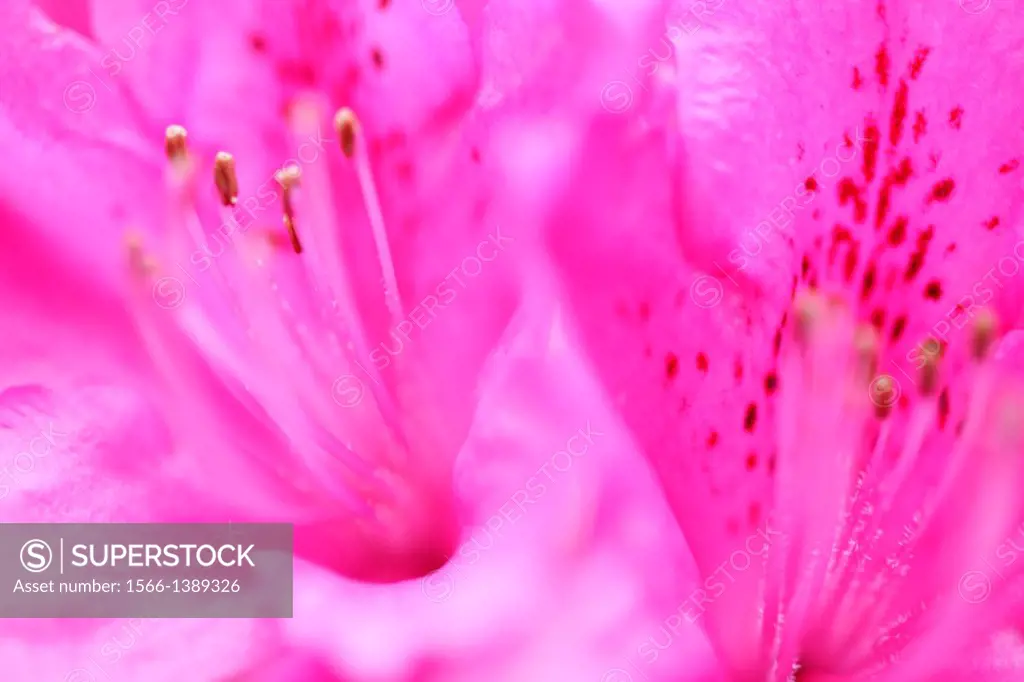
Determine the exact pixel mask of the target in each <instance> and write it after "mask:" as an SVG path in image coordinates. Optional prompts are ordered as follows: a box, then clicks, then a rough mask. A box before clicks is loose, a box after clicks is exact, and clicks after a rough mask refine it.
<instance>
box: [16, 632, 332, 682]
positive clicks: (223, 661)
mask: <svg viewBox="0 0 1024 682" xmlns="http://www.w3.org/2000/svg"><path fill="white" fill-rule="evenodd" d="M6 623H7V625H6V626H5V628H6V630H7V631H6V632H5V633H4V634H5V636H4V637H3V641H2V643H0V655H3V658H4V674H5V676H6V679H9V680H11V681H12V682H30V681H31V680H64V681H65V682H91V681H92V680H110V681H111V682H136V681H138V680H147V681H151V682H171V681H172V680H181V679H189V680H196V682H221V681H222V680H231V679H249V678H246V677H237V678H236V677H234V676H235V675H240V674H241V673H243V672H244V671H246V670H247V669H248V668H249V666H251V665H253V664H254V663H255V662H256V661H259V660H261V659H262V658H263V657H264V656H265V655H266V654H267V652H270V651H274V652H275V653H277V655H279V656H280V655H281V654H280V651H281V649H282V645H281V643H280V642H281V640H280V636H279V634H278V632H277V626H276V625H275V624H274V623H273V622H272V621H256V620H249V621H246V620H159V619H123V620H107V621H66V620H65V621H38V620H33V621H17V620H9V621H6ZM72 623H74V624H76V625H82V624H85V625H87V626H88V629H87V630H82V629H81V628H79V630H80V631H78V632H76V631H75V628H74V627H73V626H72V625H71V624H72ZM44 627H46V628H49V630H48V631H44V629H43V628H44ZM26 631H29V632H33V633H36V634H37V637H35V638H32V639H28V638H26V637H25V632H26ZM169 651H173V652H175V653H174V655H173V656H168V652H169ZM257 679H266V680H267V682H293V681H295V682H297V681H296V680H295V678H294V677H292V678H288V677H286V676H283V675H282V676H273V677H266V678H257ZM312 679H314V680H316V678H312ZM321 679H322V680H323V681H324V682H330V679H331V678H327V677H324V678H321ZM317 682H320V680H317Z"/></svg>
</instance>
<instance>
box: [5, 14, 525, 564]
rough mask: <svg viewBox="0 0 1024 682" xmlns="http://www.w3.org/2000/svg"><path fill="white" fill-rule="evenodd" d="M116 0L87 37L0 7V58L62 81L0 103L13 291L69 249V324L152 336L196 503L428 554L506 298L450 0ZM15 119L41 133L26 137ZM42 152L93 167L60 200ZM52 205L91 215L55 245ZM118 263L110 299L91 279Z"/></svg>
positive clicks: (50, 295) (31, 287) (364, 556)
mask: <svg viewBox="0 0 1024 682" xmlns="http://www.w3.org/2000/svg"><path fill="white" fill-rule="evenodd" d="M126 4H127V5H128V6H127V7H122V8H120V9H119V11H117V12H113V11H111V10H110V7H109V6H103V5H100V4H97V5H95V6H93V7H92V17H93V22H92V28H93V33H94V34H95V35H96V36H97V39H98V40H99V41H100V44H99V45H90V44H88V43H86V42H85V41H84V40H83V39H81V38H80V37H76V35H75V34H71V33H68V32H64V33H58V34H53V33H52V32H50V31H49V29H48V28H47V27H46V26H45V25H42V23H41V21H42V20H41V19H40V18H39V17H38V16H37V15H34V14H32V12H33V10H32V9H31V8H30V7H29V6H28V5H27V4H23V5H24V6H19V7H18V8H17V11H16V12H15V13H14V16H13V18H11V19H9V20H8V21H10V22H11V25H12V31H11V33H12V35H14V36H15V37H16V38H17V39H19V40H23V41H25V43H26V45H25V48H26V50H29V49H30V50H31V52H30V53H29V57H28V58H27V59H26V62H27V63H26V64H25V65H24V66H25V67H26V68H33V69H35V70H36V71H42V72H46V73H49V74H51V75H50V76H49V77H48V78H47V79H46V80H47V81H49V80H52V81H53V82H56V83H62V84H66V85H64V86H62V87H64V88H65V89H64V92H63V98H62V100H63V104H64V105H66V106H64V107H62V108H60V109H56V110H50V109H48V110H47V111H46V115H47V116H49V118H48V119H46V120H45V121H44V122H43V123H40V122H39V121H38V120H37V119H29V118H28V117H27V116H26V117H25V118H24V120H22V117H21V116H20V114H21V112H20V111H15V112H13V113H12V115H11V116H10V117H9V118H8V123H9V124H10V125H11V126H12V127H14V129H15V130H16V131H17V132H18V133H19V134H20V135H22V136H23V137H24V138H25V139H26V143H25V144H24V145H20V146H19V147H18V148H16V149H15V150H14V153H13V156H14V159H15V161H16V164H17V165H22V164H23V165H22V169H21V171H19V173H18V176H20V177H16V176H15V174H14V173H8V174H7V177H6V178H5V180H6V182H8V183H9V185H10V187H11V188H12V189H11V196H12V197H13V198H12V200H11V201H10V202H8V203H7V206H6V208H7V210H8V211H9V212H11V213H12V214H17V215H18V218H19V222H28V223H29V224H30V225H32V226H33V229H32V230H27V231H26V232H28V234H25V235H22V236H20V237H19V241H18V242H17V243H16V244H15V253H14V254H9V255H8V257H9V258H10V260H11V272H12V274H13V275H14V277H15V278H17V279H18V280H19V295H23V296H24V295H26V293H27V294H31V296H32V298H31V299H30V300H29V303H30V304H37V303H38V302H40V301H42V302H43V303H45V304H46V305H51V304H53V305H55V306H57V307H58V312H63V311H64V310H66V309H67V308H68V307H70V306H68V305H67V302H66V301H67V298H68V295H67V291H70V290H79V289H81V288H82V287H81V285H80V283H79V282H78V281H77V280H78V279H80V273H81V272H82V271H83V270H82V269H81V265H79V266H77V267H75V268H74V270H73V272H70V273H68V274H67V275H66V276H65V275H64V273H63V272H61V273H60V274H59V276H57V277H52V275H48V276H47V277H45V278H41V277H40V276H39V275H38V274H35V271H38V270H40V266H39V264H40V263H41V262H43V263H54V262H57V260H56V259H57V257H60V258H69V259H70V257H74V258H79V260H78V263H80V264H86V263H88V264H89V265H90V266H91V268H92V269H94V270H93V271H91V272H90V275H91V276H92V277H93V281H92V282H90V283H89V284H90V285H89V286H88V288H85V289H84V290H83V291H82V292H81V297H82V298H87V299H88V301H87V303H86V304H85V305H87V307H88V308H89V310H90V312H89V314H88V317H87V319H84V320H82V321H81V324H80V325H79V326H81V327H82V330H81V331H82V333H83V334H86V335H88V336H87V338H94V337H96V336H99V337H100V338H99V339H98V340H97V341H98V343H102V344H103V347H104V348H105V349H106V350H107V356H108V357H113V358H115V359H116V360H117V362H118V363H119V364H122V365H123V366H126V367H127V369H129V372H134V373H135V375H136V376H135V377H133V378H137V375H138V374H139V373H140V372H143V371H146V370H145V368H147V367H148V363H149V362H150V360H152V361H153V363H154V365H155V366H156V369H157V374H158V375H160V378H161V379H162V380H165V381H166V383H168V384H169V387H170V389H171V390H170V391H169V392H166V393H164V392H162V393H161V394H162V395H163V396H164V398H165V403H166V407H167V408H168V413H169V417H170V418H171V420H172V421H173V422H174V424H173V425H174V426H176V427H178V428H177V434H176V435H177V439H178V442H179V443H181V444H182V445H183V446H184V447H186V448H187V449H188V450H189V451H191V452H194V453H200V452H212V451H217V452H218V453H222V454H218V455H217V456H215V457H214V456H204V457H202V458H196V459H195V460H192V461H188V460H183V461H181V462H180V463H179V465H178V470H177V471H174V472H172V473H174V474H175V475H177V477H178V478H180V479H181V480H183V481H184V482H185V484H187V483H191V484H192V485H194V486H196V487H199V488H202V489H203V490H201V492H206V493H211V492H214V493H215V494H214V495H213V499H216V500H218V502H219V505H218V506H214V507H213V508H211V509H195V510H194V511H193V515H194V516H195V517H196V518H207V517H209V516H212V517H214V518H224V517H232V514H235V515H240V516H244V517H247V518H251V519H253V520H258V519H264V520H273V519H287V520H291V521H294V522H295V523H296V525H297V539H296V542H297V545H298V551H299V553H300V554H303V555H304V556H309V557H311V558H315V559H316V560H318V561H320V562H322V563H326V564H328V565H331V566H332V567H334V568H336V569H337V570H339V571H342V572H344V573H346V574H348V575H353V576H357V577H360V578H363V579H369V580H393V579H397V578H405V577H409V576H412V575H420V574H422V573H423V572H424V571H425V570H428V569H430V568H434V567H436V566H438V565H440V563H442V562H443V561H444V558H445V557H446V556H447V555H448V554H450V552H451V551H452V550H453V549H454V547H455V542H456V541H457V534H458V528H457V524H456V522H455V519H454V509H453V507H452V500H451V492H450V483H449V479H450V472H451V467H452V462H453V460H454V457H455V455H456V454H457V452H458V450H459V448H460V446H461V443H462V441H463V440H464V437H465V434H466V430H467V428H468V426H469V423H470V420H471V417H472V414H473V411H474V406H475V397H474V393H473V387H474V385H475V382H476V376H477V373H478V370H479V367H480V365H481V363H482V362H483V360H484V358H485V357H486V356H487V355H488V354H489V353H490V352H491V350H492V349H493V347H494V344H495V342H496V341H497V338H498V335H499V334H500V332H501V330H502V328H503V326H504V324H505V322H506V321H507V319H508V315H509V313H510V311H511V307H512V305H513V303H514V298H515V292H514V289H515V285H514V283H512V282H511V281H510V280H509V278H508V277H507V275H508V273H510V272H512V271H513V266H512V261H513V257H512V256H509V255H506V254H507V251H508V250H509V248H510V244H512V243H513V242H514V238H513V237H512V236H511V235H510V234H509V232H508V231H507V228H503V226H502V225H501V224H500V220H499V217H500V216H499V215H498V214H495V213H492V212H490V208H489V204H490V203H491V202H490V199H491V196H492V193H493V179H492V177H491V176H490V175H488V173H487V172H486V169H485V166H484V163H485V159H484V154H485V153H486V151H487V150H486V147H485V144H486V139H485V138H484V137H483V134H484V132H485V129H486V121H483V120H481V121H479V122H475V121H473V120H470V119H469V118H468V111H469V107H470V105H471V104H472V93H473V92H474V89H475V83H476V76H475V67H474V58H473V55H472V52H471V49H470V46H469V42H468V38H467V35H466V29H465V27H464V25H463V24H462V22H461V20H460V18H459V15H458V14H457V13H448V14H446V15H443V16H438V17H437V19H436V21H432V22H431V23H430V24H429V26H428V27H427V29H426V30H420V29H419V28H417V22H418V20H419V19H420V18H421V15H420V10H419V9H410V8H401V7H390V6H387V7H380V6H379V5H378V4H377V3H373V4H367V5H366V6H365V7H363V6H357V5H356V4H348V3H346V4H343V5H341V6H339V7H338V8H331V7H328V6H326V5H325V6H324V7H323V12H322V13H321V14H316V13H312V14H311V13H310V12H307V11H305V10H304V11H298V10H297V9H289V8H284V7H280V6H278V5H276V4H273V3H271V4H269V5H268V6H267V7H251V6H244V7H243V6H241V5H240V7H239V9H238V14H236V15H235V16H234V17H233V21H232V22H229V24H230V26H225V24H224V22H223V21H222V15H221V14H220V10H218V11H217V12H215V13H214V12H211V11H210V10H208V9H204V8H203V7H202V6H201V5H196V6H186V5H185V3H170V4H168V6H166V7H162V10H163V11H162V12H156V14H157V15H159V16H155V15H154V16H149V15H146V17H147V18H146V19H145V22H144V23H146V25H147V26H150V25H151V22H153V21H161V22H163V25H165V28H166V31H161V32H160V33H159V34H157V35H149V34H148V33H145V32H144V31H143V33H142V34H140V30H141V29H140V30H136V29H137V28H138V27H137V26H136V25H135V24H136V23H138V22H139V21H141V20H140V19H139V17H141V16H142V14H144V13H143V12H141V9H140V8H141V5H140V6H139V7H136V6H135V4H134V3H126ZM104 7H105V8H104ZM136 10H139V12H138V14H136ZM187 12H191V14H187ZM132 22H134V23H132ZM26 27H29V28H26ZM282 27H288V28H289V30H282ZM15 28H17V29H18V30H14V29H15ZM311 32H312V33H311ZM317 32H319V33H317ZM113 36H118V38H117V39H115V38H114V37H113ZM197 36H202V38H203V43H202V46H201V49H199V48H197V46H196V44H195V43H194V40H195V38H196V37H197ZM157 38H159V40H157ZM143 39H147V40H152V41H153V42H152V44H151V45H149V47H150V48H151V49H147V50H143V49H142V47H141V46H140V45H139V44H138V43H139V42H140V41H141V40H143ZM339 46H343V47H339ZM399 46H401V49H398V47H399ZM438 46H444V47H443V49H440V50H439V49H438ZM58 48H59V49H58ZM197 50H198V54H196V51H197ZM229 57H230V60H232V61H230V62H229V59H228V58H229ZM424 60H426V61H425V62H424ZM421 63H429V64H432V65H434V66H436V69H434V70H433V71H432V77H431V78H421V77H420V76H419V71H418V69H419V65H420V64H421ZM169 64H173V65H174V66H175V68H173V69H170V68H169V66H168V65H169ZM20 66H21V65H19V67H20ZM165 71H167V72H168V73H169V74H170V78H171V82H169V83H168V82H166V81H165V80H163V78H162V75H163V74H164V73H165ZM183 71H184V72H187V74H186V75H187V76H188V86H184V85H183V83H184V81H176V80H174V79H177V78H179V77H180V76H181V75H182V72H183ZM229 83H230V86H231V87H230V91H231V92H232V93H233V94H231V96H230V98H226V97H225V92H226V89H227V86H228V84H229ZM151 84H152V87H150V85H151ZM28 86H31V87H32V88H36V89H40V88H42V87H43V85H42V82H41V81H40V79H36V81H33V82H30V83H28V84H27V86H26V87H28ZM165 86H166V87H165ZM51 87H54V86H51ZM27 94H28V93H27ZM40 97H41V95H40ZM58 101H59V100H58ZM136 102H137V103H136ZM343 105H345V107H344V108H343ZM20 106H21V107H22V108H23V109H25V110H26V113H28V106H27V105H26V104H21V105H20ZM353 112H355V113H353ZM37 118H38V117H37ZM44 124H45V125H44ZM170 124H174V125H170ZM179 124H181V125H179ZM182 125H183V126H185V127H184V128H183V127H181V126H182ZM30 126H35V128H33V127H30ZM97 127H98V128H101V129H102V130H101V131H99V132H100V134H99V136H98V137H97V136H96V135H92V134H91V133H92V132H93V131H92V128H97ZM165 130H166V131H167V133H166V141H165V139H164V137H165ZM186 131H187V132H186ZM104 134H106V135H107V136H109V137H110V139H109V140H108V139H105V138H104V137H103V135H104ZM39 140H44V141H50V140H59V142H60V149H59V151H55V152H54V153H53V154H47V157H46V158H45V159H44V158H35V157H34V156H33V155H34V153H35V149H33V148H31V146H30V142H38V141H39ZM106 143H109V146H102V145H103V144H106ZM119 143H120V144H119ZM128 144H130V145H131V148H130V149H127V150H125V151H123V152H122V149H123V148H124V147H126V146H127V145H128ZM165 147H166V150H165ZM164 150H165V151H166V154H167V156H168V157H169V158H168V159H160V156H162V155H163V154H162V151H164ZM130 152H137V154H135V155H132V154H130ZM122 155H123V156H125V157H128V158H130V159H131V165H130V166H129V167H127V168H125V167H122V166H121V161H122ZM289 159H290V160H291V161H289ZM51 162H57V163H59V164H60V165H61V166H62V169H61V173H65V174H66V176H67V178H68V181H67V182H66V183H65V182H54V185H55V186H56V189H57V190H59V191H60V192H61V193H62V194H63V193H64V185H65V184H67V185H68V187H69V188H72V189H73V185H74V183H75V182H77V179H78V178H81V177H85V176H87V174H92V175H94V176H95V175H98V174H103V173H108V166H109V167H110V168H109V175H108V176H107V179H106V186H105V187H104V188H89V196H88V197H85V196H83V197H82V198H81V199H77V198H72V197H68V199H69V203H70V204H71V205H74V206H75V207H76V208H75V210H76V211H78V210H80V209H79V206H85V208H84V209H81V210H83V211H84V213H83V214H82V215H81V216H79V215H75V216H68V215H67V214H66V213H62V210H63V208H62V205H60V204H58V203H56V202H52V201H44V200H41V197H40V194H39V189H40V188H38V187H36V188H32V187H29V188H27V189H26V188H23V187H22V186H21V185H24V184H25V183H24V182H21V181H22V180H23V179H24V178H25V177H26V175H27V174H31V173H32V171H31V169H32V168H39V169H41V168H42V164H43V163H47V164H48V163H51ZM115 178H116V181H114V179H115ZM19 183H20V184H19ZM79 184H81V183H79ZM53 189H54V188H53V187H50V188H49V190H48V191H53ZM282 216H283V218H284V224H283V225H282V223H281V221H282ZM69 219H73V220H76V221H78V220H80V221H83V222H84V221H88V222H89V223H90V224H91V225H94V226H95V227H94V228H93V230H92V233H91V234H89V235H88V237H87V238H86V237H84V235H85V234H86V232H88V231H85V230H82V231H77V232H81V233H82V234H83V237H78V235H77V234H76V235H75V236H74V237H73V238H72V240H70V241H71V243H68V242H69V240H68V239H67V236H66V232H67V229H66V225H65V223H66V222H67V221H68V220H69ZM9 224H11V225H14V224H16V221H15V219H14V218H13V217H12V218H11V220H10V221H9ZM129 226H132V227H134V228H135V230H136V231H137V234H132V235H130V239H131V240H132V241H131V243H130V244H129V245H126V241H125V239H126V235H127V234H128V233H129V230H128V228H129ZM57 240H59V242H60V252H59V254H57V255H55V254H52V253H51V252H50V250H49V249H50V248H51V247H52V244H53V242H55V241H57ZM46 241H49V242H50V243H49V244H47V243H46ZM40 252H42V253H40ZM86 259H87V260H86ZM503 261H504V262H503ZM126 266H128V267H126ZM27 271H33V272H32V274H29V273H28V272H27ZM126 273H127V275H128V279H129V284H128V286H129V287H130V288H131V290H132V291H133V295H132V296H131V297H130V299H131V303H130V305H129V306H128V314H127V315H126V314H125V310H124V307H123V305H122V304H121V302H120V301H116V300H114V301H109V300H107V299H109V298H111V294H112V293H113V292H115V291H116V289H115V287H119V286H123V285H121V284H120V281H121V280H123V279H124V274H126ZM72 277H74V278H75V280H71V278H72ZM54 279H56V280H57V281H56V282H53V281H52V280H54ZM69 280H71V281H69ZM97 282H98V283H99V284H100V285H103V288H99V287H96V286H95V283H97ZM26 298H27V296H26ZM93 299H96V300H93ZM80 302H81V300H80ZM101 302H102V305H101ZM33 311H34V308H29V311H28V312H27V313H26V315H30V314H31V313H32V312H33ZM81 317H82V316H81V314H79V315H78V316H77V317H76V316H75V315H73V314H69V316H68V318H67V320H64V321H62V322H63V323H64V324H72V325H74V324H76V323H77V320H79V319H81ZM131 328H135V329H137V331H138V332H139V333H138V335H136V334H135V333H133V332H132V331H131ZM139 338H141V340H142V341H143V343H142V344H139V343H138V339H139ZM107 364H108V365H109V364H110V363H109V361H108V363H107ZM140 368H141V369H140ZM225 480H233V481H237V482H238V485H233V486H229V487H226V488H225V487H224V486H223V481H225ZM235 518H239V516H236V517H235ZM314 554H315V556H314Z"/></svg>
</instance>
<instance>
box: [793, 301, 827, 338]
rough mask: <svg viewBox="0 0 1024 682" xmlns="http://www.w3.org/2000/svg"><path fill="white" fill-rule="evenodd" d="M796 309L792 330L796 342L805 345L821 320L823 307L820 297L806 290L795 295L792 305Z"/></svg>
mask: <svg viewBox="0 0 1024 682" xmlns="http://www.w3.org/2000/svg"><path fill="white" fill-rule="evenodd" d="M793 306H794V308H796V327H795V330H794V333H795V336H796V340H797V342H799V343H807V342H808V341H809V340H810V336H811V333H812V332H813V331H814V327H815V326H816V324H817V323H818V321H819V320H820V319H821V316H822V312H823V306H822V303H821V297H820V296H818V295H817V294H815V293H814V292H808V291H806V290H804V291H801V292H800V293H799V294H798V295H797V299H796V301H795V302H794V304H793Z"/></svg>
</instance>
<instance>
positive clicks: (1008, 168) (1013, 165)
mask: <svg viewBox="0 0 1024 682" xmlns="http://www.w3.org/2000/svg"><path fill="white" fill-rule="evenodd" d="M1019 166H1020V161H1018V160H1017V159H1013V160H1012V161H1008V162H1006V163H1004V164H1003V165H1002V166H1000V167H999V172H1000V173H1002V174H1003V175H1006V174H1007V173H1012V172H1013V171H1015V170H1017V168H1018V167H1019Z"/></svg>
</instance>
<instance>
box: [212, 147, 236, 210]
mask: <svg viewBox="0 0 1024 682" xmlns="http://www.w3.org/2000/svg"><path fill="white" fill-rule="evenodd" d="M213 183H214V184H215V185H216V186H217V192H218V193H220V201H221V203H222V204H224V205H225V206H234V205H235V204H236V203H237V202H238V175H237V174H236V173H235V157H233V156H231V154H228V153H227V152H217V156H216V158H215V159H214V162H213Z"/></svg>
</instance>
